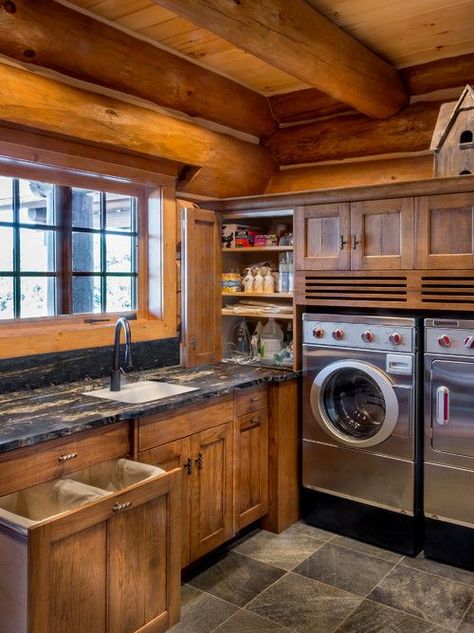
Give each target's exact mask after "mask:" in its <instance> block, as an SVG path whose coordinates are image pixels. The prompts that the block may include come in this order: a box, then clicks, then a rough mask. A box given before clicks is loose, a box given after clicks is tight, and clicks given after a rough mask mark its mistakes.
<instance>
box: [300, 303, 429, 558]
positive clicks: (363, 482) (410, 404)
mask: <svg viewBox="0 0 474 633" xmlns="http://www.w3.org/2000/svg"><path fill="white" fill-rule="evenodd" d="M417 332H418V330H417V322H416V320H415V319H411V318H385V317H365V316H364V317H359V316H346V315H328V314H324V315H321V314H319V315H318V314H304V315H303V369H304V380H303V516H304V518H305V519H306V520H307V521H308V522H310V523H313V524H315V525H318V526H320V527H323V528H326V529H330V530H334V531H336V532H341V533H344V534H347V535H349V536H352V537H354V538H359V539H361V540H364V541H368V542H371V543H375V544H377V545H380V546H383V547H389V548H391V549H394V550H396V551H399V552H402V553H406V554H415V553H416V552H417V551H419V549H420V530H419V528H420V512H419V510H420V508H419V497H420V496H419V487H420V486H419V477H418V469H419V466H418V465H419V459H418V452H419V450H418V448H419V447H418V444H417V441H418V433H417V428H416V426H417V422H416V419H417V415H416V414H417V397H416V388H417V380H418V374H419V371H418V369H419V362H418V355H417V340H418V339H417Z"/></svg>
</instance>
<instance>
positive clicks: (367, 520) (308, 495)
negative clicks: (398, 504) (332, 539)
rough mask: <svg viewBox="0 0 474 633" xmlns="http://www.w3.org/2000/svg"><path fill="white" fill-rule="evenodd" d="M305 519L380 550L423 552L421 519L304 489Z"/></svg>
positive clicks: (303, 505) (405, 552) (406, 552)
mask: <svg viewBox="0 0 474 633" xmlns="http://www.w3.org/2000/svg"><path fill="white" fill-rule="evenodd" d="M302 516H303V519H304V520H305V521H306V522H307V523H309V524H311V525H315V526H316V527H320V528H323V529H325V530H329V531H331V532H337V533H338V534H343V535H344V536H349V537H351V538H354V539H357V540H359V541H364V542H365V543H370V544H371V545H376V546H378V547H383V548H385V549H389V550H392V551H394V552H398V553H399V554H405V555H406V556H416V555H417V554H418V553H419V552H420V551H421V549H422V544H423V525H422V521H421V517H418V516H414V517H413V516H407V515H405V514H400V513H398V512H391V511H390V510H384V509H382V508H376V507H373V506H369V505H366V504H365V503H359V502H357V501H351V500H350V499H343V498H341V497H336V496H333V495H329V494H326V493H323V492H318V491H316V490H309V489H308V488H303V492H302Z"/></svg>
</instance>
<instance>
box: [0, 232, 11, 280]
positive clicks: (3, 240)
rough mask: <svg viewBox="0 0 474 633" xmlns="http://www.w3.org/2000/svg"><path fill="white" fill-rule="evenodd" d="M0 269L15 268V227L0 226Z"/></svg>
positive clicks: (9, 269)
mask: <svg viewBox="0 0 474 633" xmlns="http://www.w3.org/2000/svg"><path fill="white" fill-rule="evenodd" d="M0 270H3V271H5V272H7V271H12V270H13V229H10V228H8V227H6V226H0Z"/></svg>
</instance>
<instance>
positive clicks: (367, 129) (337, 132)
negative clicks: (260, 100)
mask: <svg viewBox="0 0 474 633" xmlns="http://www.w3.org/2000/svg"><path fill="white" fill-rule="evenodd" d="M440 105H441V102H437V101H427V102H419V103H415V104H413V105H410V106H408V107H406V108H404V109H403V110H402V111H401V112H399V113H398V114H396V115H394V116H393V117H391V118H390V119H385V120H383V121H374V120H373V119H370V118H369V117H367V116H365V115H363V114H350V115H339V116H335V117H333V118H330V119H325V120H321V121H315V122H313V123H306V124H304V125H295V126H292V127H287V128H283V129H280V130H278V131H277V132H275V133H274V134H272V136H270V138H269V139H268V140H267V142H266V145H267V146H268V147H269V148H270V149H271V150H272V152H273V154H274V156H275V158H276V160H277V162H278V164H279V165H297V164H303V163H317V162H321V161H330V160H342V159H345V158H357V157H360V156H375V155H378V154H395V153H400V152H416V151H422V150H428V149H429V147H430V142H431V136H432V134H433V130H434V127H435V124H436V120H437V117H438V112H439V108H440Z"/></svg>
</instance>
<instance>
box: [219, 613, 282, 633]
mask: <svg viewBox="0 0 474 633" xmlns="http://www.w3.org/2000/svg"><path fill="white" fill-rule="evenodd" d="M215 633H292V629H288V628H287V627H286V626H280V625H279V624H275V623H274V622H270V620H267V619H266V618H262V617H260V616H259V615H256V614H255V613H250V611H246V610H245V609H241V610H240V611H238V612H237V613H236V614H235V615H233V616H232V617H231V618H230V620H227V622H224V624H221V626H219V627H218V628H217V629H216V632H215Z"/></svg>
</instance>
